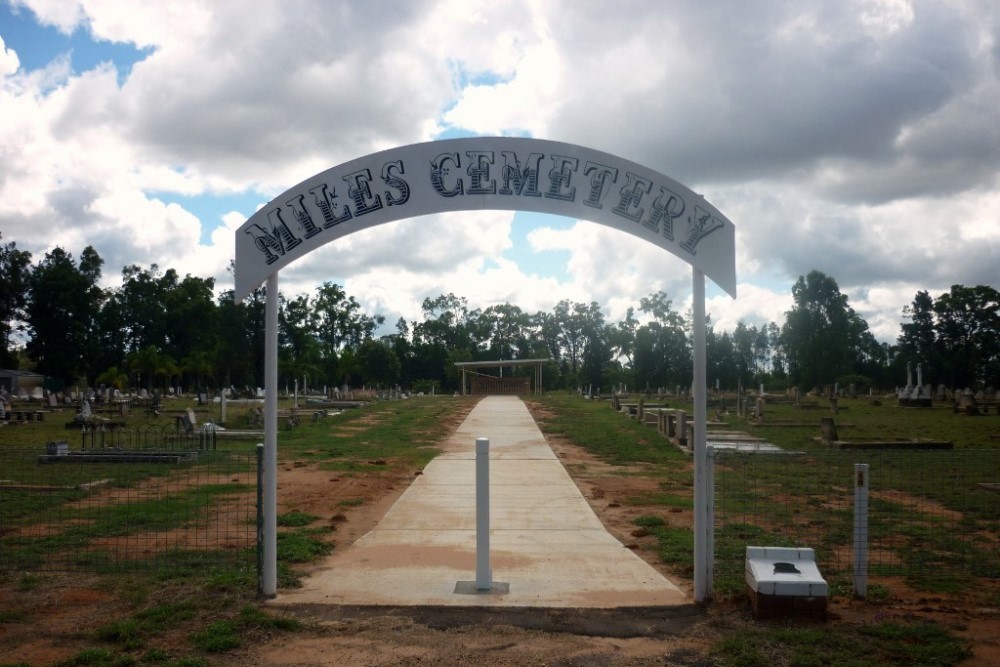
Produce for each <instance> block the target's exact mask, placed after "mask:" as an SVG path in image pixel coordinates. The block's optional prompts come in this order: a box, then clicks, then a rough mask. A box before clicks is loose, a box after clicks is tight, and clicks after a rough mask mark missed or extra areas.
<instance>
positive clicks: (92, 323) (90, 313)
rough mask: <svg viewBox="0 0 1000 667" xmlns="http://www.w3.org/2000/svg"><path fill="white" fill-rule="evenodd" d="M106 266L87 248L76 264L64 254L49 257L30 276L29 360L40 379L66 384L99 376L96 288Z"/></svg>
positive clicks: (99, 296)
mask: <svg viewBox="0 0 1000 667" xmlns="http://www.w3.org/2000/svg"><path fill="white" fill-rule="evenodd" d="M103 263H104V260H102V259H101V257H100V255H98V254H97V251H96V250H94V248H93V247H91V246H87V247H86V248H84V250H83V252H82V253H81V254H80V261H79V262H78V263H77V262H75V261H74V259H73V255H72V254H70V253H68V252H66V251H65V250H63V249H62V248H59V247H57V248H54V249H53V250H51V251H49V252H47V253H46V254H45V257H44V258H43V260H42V261H41V262H40V263H39V264H38V265H37V266H36V267H35V268H34V270H33V271H32V272H31V277H30V279H29V280H28V282H27V284H28V296H27V299H26V301H25V320H26V324H27V328H28V332H29V340H28V343H27V345H26V348H27V353H28V356H29V357H30V358H31V359H33V360H34V361H35V362H36V369H37V371H38V372H39V373H42V374H44V375H50V376H52V377H55V378H59V379H62V380H65V381H74V380H76V379H78V378H80V377H81V376H90V377H93V376H94V375H96V374H97V372H99V370H100V369H99V368H97V360H98V356H99V355H98V353H99V342H98V331H97V317H98V313H99V312H100V308H101V302H102V301H103V299H104V293H103V291H102V290H101V289H100V288H99V287H98V286H97V283H98V281H99V280H100V277H101V265H102V264H103Z"/></svg>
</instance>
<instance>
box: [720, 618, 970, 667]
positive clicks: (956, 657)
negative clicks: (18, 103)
mask: <svg viewBox="0 0 1000 667" xmlns="http://www.w3.org/2000/svg"><path fill="white" fill-rule="evenodd" d="M712 652H713V654H714V656H715V657H716V658H717V659H718V664H719V665H720V667H772V666H773V665H794V666H796V667H813V666H815V667H890V666H894V665H906V666H907V667H950V666H952V665H957V664H959V663H960V662H961V661H962V660H964V659H965V658H966V657H968V656H969V655H970V654H969V651H968V649H967V648H966V647H965V646H964V645H963V644H962V642H960V641H959V640H958V639H956V638H954V637H953V636H951V635H950V634H949V633H948V632H947V631H946V630H944V629H943V628H941V627H940V626H938V625H933V624H912V625H910V624H908V625H899V624H884V625H873V626H847V625H838V626H824V627H818V628H812V627H805V628H802V627H781V626H776V625H774V624H762V625H759V626H755V627H748V628H745V629H742V630H739V631H737V632H736V633H734V634H733V636H732V637H729V638H727V639H724V640H722V641H721V642H719V643H718V644H716V646H715V647H714V649H713V651H712Z"/></svg>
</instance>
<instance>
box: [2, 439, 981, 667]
mask: <svg viewBox="0 0 1000 667" xmlns="http://www.w3.org/2000/svg"><path fill="white" fill-rule="evenodd" d="M458 423H459V422H458V421H456V423H455V424H453V425H452V426H453V427H457V426H458ZM549 442H550V445H551V446H552V448H553V450H554V451H555V452H556V454H557V456H558V457H559V458H560V460H561V461H562V462H563V464H564V465H565V466H566V468H567V470H568V471H569V472H570V474H571V475H572V476H573V478H574V480H575V481H576V483H577V485H578V486H579V488H580V490H581V492H582V493H583V494H584V496H585V497H586V498H587V499H588V500H589V502H590V504H591V506H592V507H593V509H594V511H595V512H596V514H597V515H598V516H599V517H600V519H601V520H602V522H603V523H604V525H605V526H606V527H607V529H608V530H609V531H610V532H611V533H612V534H613V535H614V536H615V537H616V538H618V539H619V540H620V541H621V542H622V543H623V544H625V545H627V546H628V547H629V548H631V549H633V550H634V551H635V552H636V553H637V554H638V555H639V556H641V557H642V558H644V559H645V560H646V561H647V562H649V563H650V564H651V565H653V567H655V568H656V569H658V570H660V571H661V572H663V573H664V574H665V575H666V576H668V577H669V578H670V579H671V580H672V581H674V582H675V583H677V584H678V585H679V586H680V587H681V588H682V590H684V591H685V592H686V593H688V594H689V595H690V592H691V582H689V581H685V580H684V579H683V578H681V577H679V576H678V573H677V572H674V571H671V570H670V569H669V568H667V567H666V566H664V565H663V563H661V562H660V561H659V558H658V557H657V554H656V543H655V538H654V537H653V536H651V535H647V534H644V531H643V530H641V529H637V528H636V526H635V525H634V524H633V523H632V519H634V518H635V517H636V516H638V515H640V514H649V513H651V508H644V507H641V506H636V505H635V504H634V503H629V502H627V499H628V498H630V497H631V498H634V497H635V496H637V495H642V494H644V493H650V492H655V491H658V490H659V486H658V481H657V480H656V479H653V478H651V477H649V476H644V475H643V470H642V469H641V468H638V467H637V468H636V469H635V470H633V471H632V472H633V473H635V474H632V475H627V476H625V475H622V474H621V472H622V471H621V469H620V468H612V467H611V466H608V465H607V464H604V463H602V462H601V461H599V460H597V459H595V458H594V457H592V456H590V455H589V454H588V453H587V452H586V451H584V450H582V449H581V448H579V447H576V446H574V445H572V444H571V443H568V442H564V441H559V440H552V439H550V440H549ZM416 475H419V471H417V470H402V471H398V470H393V469H392V467H391V466H387V467H386V469H385V471H382V472H377V473H369V474H364V475H360V476H359V475H353V474H352V475H346V474H343V475H342V474H337V473H331V472H329V471H322V470H319V469H317V468H316V467H315V466H313V465H312V464H310V463H306V462H303V461H287V462H284V463H283V468H282V471H281V475H280V478H279V488H278V493H279V506H280V507H281V511H282V512H290V511H293V510H299V511H302V512H308V513H311V514H314V515H316V516H319V517H322V521H323V522H324V523H327V524H328V525H330V526H332V527H334V528H335V530H334V532H333V533H331V535H332V538H333V540H332V541H333V542H334V545H335V548H336V549H344V548H347V547H348V546H349V545H350V544H351V543H353V542H354V541H355V540H357V539H358V538H359V537H361V536H362V535H364V534H365V533H366V532H368V531H369V530H370V529H371V528H373V527H374V526H375V525H376V523H377V522H378V521H379V519H380V518H381V517H382V516H383V515H384V514H385V512H386V511H387V510H388V509H389V507H390V506H391V505H392V503H393V502H394V501H395V500H396V498H398V497H399V495H400V494H401V493H402V492H403V491H404V490H405V489H406V487H407V486H408V485H409V483H410V482H411V481H412V480H413V478H414V477H415V476H416ZM345 501H348V502H346V503H345ZM653 512H655V513H658V514H660V515H661V516H662V517H663V518H664V519H665V520H666V521H667V522H668V523H670V524H671V525H678V526H690V525H691V523H692V516H691V512H690V511H688V510H682V509H679V508H673V509H669V510H664V509H663V508H662V506H660V507H658V508H655V510H653ZM96 581H97V579H96V578H94V577H90V576H88V575H73V576H66V577H52V578H49V579H48V580H47V582H46V585H45V586H44V587H39V589H38V591H41V592H37V591H31V590H18V589H17V587H16V585H15V582H13V581H2V582H0V615H2V614H3V613H4V608H5V607H7V606H12V607H17V608H19V609H27V610H28V611H29V616H30V620H31V622H30V623H28V622H24V623H20V622H17V619H14V621H13V622H0V665H4V664H8V663H18V662H24V663H27V664H29V665H31V666H32V667H47V666H49V665H55V664H56V663H58V662H60V661H63V660H66V659H68V658H69V657H71V656H73V655H75V654H77V653H78V652H79V650H80V648H81V647H82V646H84V645H86V644H84V643H83V642H81V637H82V634H81V629H83V628H94V627H96V626H98V625H100V624H102V623H107V622H110V621H113V620H116V619H118V618H121V617H123V616H124V615H125V610H124V609H123V606H125V605H127V600H125V601H123V599H122V593H121V591H122V588H123V587H122V586H121V585H119V586H118V587H117V590H116V591H109V590H105V589H104V588H102V587H101V586H100V585H98V584H95V583H94V582H96ZM889 585H890V588H891V589H892V590H893V594H894V595H893V599H892V600H891V601H890V602H885V603H881V604H877V605H876V604H866V603H861V602H856V601H852V600H848V599H844V598H839V599H835V600H834V601H833V602H832V605H831V608H830V614H829V619H828V620H827V621H825V623H826V624H836V623H856V624H862V623H882V622H887V621H899V622H914V621H917V620H919V619H928V620H934V621H937V622H939V623H941V624H942V625H943V626H944V627H946V628H948V629H949V630H950V631H952V632H954V633H956V634H958V635H959V636H961V637H963V638H964V639H966V640H967V641H969V643H970V645H971V647H972V649H973V651H974V656H973V657H972V658H971V659H969V660H968V661H966V662H965V663H963V665H967V666H968V667H995V666H996V665H1000V638H998V634H1000V633H998V630H1000V610H996V609H976V608H969V606H968V605H963V603H962V601H961V600H956V599H951V598H948V597H944V596H941V597H928V596H926V595H921V594H917V593H913V592H910V591H908V590H907V589H906V587H905V586H904V585H903V584H902V582H889ZM22 588H23V584H22ZM124 589H125V590H126V591H127V585H126V586H124ZM29 598H30V602H27V601H26V600H28V599H29ZM5 600H6V601H8V602H10V603H13V604H12V605H6V604H4V601H5ZM291 613H293V614H294V615H296V616H297V617H299V618H300V619H302V620H304V621H306V622H307V626H306V629H305V630H302V631H298V632H292V633H273V634H267V633H257V634H256V635H254V637H253V642H252V644H251V645H246V646H244V647H243V648H240V649H236V650H234V651H232V652H230V653H227V654H223V655H220V656H218V657H211V658H209V662H210V664H212V665H234V666H261V667H265V666H267V667H279V666H280V667H293V666H294V667H321V666H322V667H327V666H329V667H333V666H334V665H336V666H354V665H365V666H374V665H400V666H407V665H421V666H430V665H442V666H443V665H449V666H456V667H462V666H466V665H470V666H471V665H476V666H480V667H499V666H504V665H511V666H513V665H517V666H529V665H547V666H549V667H591V666H594V667H596V666H598V665H602V666H603V665H608V666H626V665H628V666H633V665H659V666H687V667H696V666H710V665H714V664H715V661H714V660H713V658H712V656H711V654H710V647H711V646H712V645H713V644H714V643H715V642H717V641H719V640H720V639H722V638H724V637H726V636H728V635H731V634H732V633H734V632H736V631H737V630H739V629H740V628H744V627H746V626H748V625H752V624H754V623H756V621H754V620H753V617H752V615H751V613H750V609H749V603H748V602H747V601H746V600H726V601H718V602H715V603H713V604H711V605H709V606H707V607H699V606H696V605H693V604H692V605H688V606H685V607H681V608H678V609H662V608H661V609H633V610H566V609H557V610H546V609H514V610H509V609H508V610H489V609H478V610H468V609H461V608H454V607H449V608H426V607H425V608H370V607H369V608H363V607H329V608H315V607H313V608H299V609H294V608H293V609H292V610H291ZM823 623H824V622H822V621H796V622H795V624H796V625H803V624H815V625H822V624H823ZM176 632H177V633H182V632H183V633H188V632H190V629H184V628H183V627H181V628H179V629H178V630H177V631H176ZM167 641H168V642H169V638H167ZM177 642H178V645H182V644H184V643H185V641H184V638H183V637H181V636H179V637H178V638H177ZM158 643H163V642H158Z"/></svg>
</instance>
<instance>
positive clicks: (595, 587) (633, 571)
mask: <svg viewBox="0 0 1000 667" xmlns="http://www.w3.org/2000/svg"><path fill="white" fill-rule="evenodd" d="M477 437H484V438H489V440H490V496H491V497H490V519H491V520H490V524H491V530H490V540H491V564H492V568H493V581H494V582H497V583H499V584H503V585H501V586H494V589H495V590H494V591H487V592H478V593H477V592H474V591H475V586H474V585H471V584H472V582H474V581H475V578H476V532H475V528H476V507H475V492H476V491H475V440H476V438H477ZM459 582H464V584H463V585H459V586H456V585H457V584H458V583H459ZM456 589H458V590H459V591H462V590H464V591H466V592H456ZM504 589H506V592H499V591H501V590H504ZM470 591H472V592H470ZM690 602H691V601H690V600H689V599H687V598H686V597H685V596H684V594H683V593H682V592H681V591H680V590H679V589H678V588H677V587H676V586H675V585H674V584H672V583H671V582H670V581H668V580H667V579H665V578H664V577H663V576H662V575H661V574H660V573H659V572H657V571H656V570H655V569H653V568H652V567H651V566H650V565H649V564H647V563H646V562H645V561H643V560H642V559H641V558H639V557H638V556H636V555H635V554H634V553H632V552H631V551H630V550H628V549H626V548H625V547H624V546H623V545H622V544H621V542H619V541H618V540H616V539H615V538H614V537H612V536H611V535H610V534H609V533H608V532H607V531H606V530H605V529H604V526H603V525H602V524H601V522H600V521H599V520H598V518H597V516H596V515H595V514H594V512H593V510H591V508H590V505H588V504H587V501H586V499H585V498H584V497H583V496H582V495H581V494H580V491H579V489H577V487H576V485H575V484H574V483H573V480H572V479H570V477H569V475H568V474H567V473H566V470H565V469H564V468H563V466H562V464H561V463H560V462H559V461H558V459H557V458H556V456H555V454H554V453H553V452H552V449H551V448H550V447H549V446H548V444H546V442H545V438H544V437H543V436H542V433H541V431H539V430H538V426H537V425H536V424H535V422H534V420H533V419H532V418H531V414H530V413H529V412H528V410H527V408H526V407H525V405H524V403H523V402H522V401H521V400H520V399H519V398H516V397H500V396H497V397H487V398H484V399H483V400H482V401H480V402H479V404H478V405H477V406H476V407H475V408H474V409H473V410H472V412H471V413H470V414H469V416H468V418H467V419H466V420H465V422H463V424H462V425H461V426H460V427H459V429H458V431H457V432H456V433H455V435H454V436H453V437H452V438H451V439H450V440H449V441H448V442H447V443H446V445H445V452H444V453H443V454H441V455H440V456H438V457H437V458H435V459H434V460H433V461H431V462H430V463H429V464H428V465H427V467H426V468H425V469H424V472H423V475H421V476H419V477H417V478H416V480H415V481H414V482H413V484H412V485H411V486H410V487H409V488H408V489H407V490H406V491H405V492H404V493H403V494H402V495H401V496H400V497H399V499H398V500H397V501H396V503H395V504H394V505H393V506H392V508H390V510H389V511H388V512H387V513H386V515H385V517H383V519H382V520H381V521H380V522H379V524H378V525H377V526H376V527H375V529H374V530H372V531H371V532H370V533H368V534H367V535H365V536H363V537H362V538H361V539H359V540H358V541H357V542H355V543H354V544H353V545H352V546H350V547H348V548H346V549H340V550H337V551H336V552H335V553H334V554H333V555H332V556H330V558H329V559H328V560H327V562H326V563H325V564H324V567H323V568H322V569H321V570H320V571H319V572H317V573H316V574H315V575H313V576H311V577H310V578H309V579H307V580H306V581H305V582H304V586H303V587H302V588H301V589H298V590H294V591H289V592H287V593H282V594H280V595H279V596H278V597H277V598H276V599H275V600H274V601H273V604H350V605H455V606H484V607H590V608H612V607H636V606H662V605H678V604H689V603H690Z"/></svg>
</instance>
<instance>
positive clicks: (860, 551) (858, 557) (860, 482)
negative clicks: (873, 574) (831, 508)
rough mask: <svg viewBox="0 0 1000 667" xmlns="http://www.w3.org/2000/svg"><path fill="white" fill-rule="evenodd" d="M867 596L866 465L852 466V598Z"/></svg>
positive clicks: (856, 464) (857, 464)
mask: <svg viewBox="0 0 1000 667" xmlns="http://www.w3.org/2000/svg"><path fill="white" fill-rule="evenodd" d="M867 594H868V464H867V463H855V464H854V596H855V597H858V598H861V599H864V598H865V597H866V596H867Z"/></svg>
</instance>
